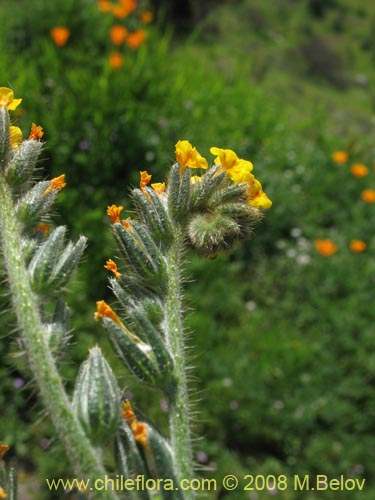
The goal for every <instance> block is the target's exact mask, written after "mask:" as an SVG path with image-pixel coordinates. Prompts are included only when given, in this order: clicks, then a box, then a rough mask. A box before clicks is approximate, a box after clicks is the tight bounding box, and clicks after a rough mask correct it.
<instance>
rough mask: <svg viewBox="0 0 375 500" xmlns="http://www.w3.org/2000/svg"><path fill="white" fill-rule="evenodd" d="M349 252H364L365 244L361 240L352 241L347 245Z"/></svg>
mask: <svg viewBox="0 0 375 500" xmlns="http://www.w3.org/2000/svg"><path fill="white" fill-rule="evenodd" d="M349 247H350V250H351V251H352V252H354V253H361V252H364V251H365V250H366V247H367V245H366V243H365V242H364V241H362V240H352V241H351V242H350V244H349Z"/></svg>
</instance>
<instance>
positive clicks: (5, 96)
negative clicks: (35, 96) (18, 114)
mask: <svg viewBox="0 0 375 500" xmlns="http://www.w3.org/2000/svg"><path fill="white" fill-rule="evenodd" d="M21 102H22V99H15V98H14V93H13V90H12V89H8V87H0V107H2V106H5V107H6V108H7V109H9V111H14V110H15V109H16V108H17V106H19V105H20V104H21Z"/></svg>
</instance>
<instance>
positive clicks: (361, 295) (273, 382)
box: [0, 0, 375, 500]
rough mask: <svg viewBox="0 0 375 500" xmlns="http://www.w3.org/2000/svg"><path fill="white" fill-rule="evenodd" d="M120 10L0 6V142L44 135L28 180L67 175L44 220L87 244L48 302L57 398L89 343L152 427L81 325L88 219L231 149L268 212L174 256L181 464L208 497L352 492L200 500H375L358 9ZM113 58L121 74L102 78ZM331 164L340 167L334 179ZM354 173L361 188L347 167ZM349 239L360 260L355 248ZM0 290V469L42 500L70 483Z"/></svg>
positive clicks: (282, 5) (346, 0) (161, 419)
mask: <svg viewBox="0 0 375 500" xmlns="http://www.w3.org/2000/svg"><path fill="white" fill-rule="evenodd" d="M105 4H106V5H105ZM114 4H115V2H112V4H111V5H110V6H111V7H113V6H114ZM139 4H140V5H139V6H138V8H137V9H136V10H135V11H133V12H131V13H130V14H129V15H126V16H124V17H121V12H117V16H118V17H116V15H115V14H114V13H113V11H112V12H103V11H105V10H106V8H107V7H108V2H105V1H102V2H97V1H96V0H54V1H47V0H17V1H15V0H13V1H7V0H3V1H1V2H0V19H1V26H2V28H1V31H0V74H1V82H0V85H1V86H8V87H11V88H13V89H14V91H15V96H16V97H17V98H18V97H22V98H23V102H22V106H20V108H19V110H20V111H18V110H17V112H13V114H12V116H13V118H14V123H15V124H16V125H18V126H20V127H21V128H22V129H23V130H24V135H25V136H27V134H28V130H29V128H30V125H31V122H35V123H37V124H40V125H42V126H43V127H44V131H45V136H44V138H43V140H44V139H45V140H46V146H45V148H44V152H43V158H42V160H41V162H40V175H41V176H42V177H46V176H48V177H51V176H57V175H60V174H61V173H63V172H65V174H66V179H67V183H68V187H67V188H66V189H65V190H64V191H63V192H62V193H61V195H60V196H59V202H58V207H57V210H56V216H55V220H56V222H57V223H60V224H61V223H63V224H66V225H68V226H69V228H70V234H71V236H72V238H73V239H74V238H76V237H77V236H78V235H79V234H85V235H86V236H87V237H88V238H89V246H88V249H87V252H86V257H85V259H84V261H83V263H82V264H81V266H80V270H79V272H78V273H77V276H76V279H75V282H74V284H73V285H72V286H70V287H69V290H68V291H67V300H68V303H69V305H70V309H71V313H72V326H73V327H74V337H73V340H72V344H71V347H70V349H69V352H68V354H67V356H66V361H65V362H64V363H62V365H61V370H62V372H63V373H64V376H65V377H66V380H67V386H68V388H71V387H72V386H73V383H74V378H75V376H76V374H77V371H78V367H79V364H80V363H81V362H82V360H83V359H84V358H85V356H86V352H87V349H88V348H89V347H90V346H91V345H93V344H95V343H98V344H100V345H101V346H102V347H103V349H104V350H105V352H106V355H107V356H108V357H109V358H110V360H111V364H112V365H113V366H114V367H115V369H116V373H117V374H118V376H119V378H120V381H121V384H122V386H123V387H124V391H126V392H127V393H128V395H129V393H130V394H131V395H132V399H133V401H134V403H135V404H136V405H137V406H138V407H139V408H140V409H141V410H142V411H144V412H146V413H147V414H148V415H150V416H151V417H152V418H153V419H154V420H155V421H156V422H157V423H158V425H159V426H160V427H161V429H164V430H166V420H167V418H166V415H165V411H166V408H165V403H164V402H163V400H162V399H161V395H160V394H159V393H157V392H154V391H151V390H148V389H145V388H144V387H143V386H139V385H138V384H137V383H136V382H135V381H134V380H133V379H132V378H131V377H130V376H129V374H128V373H126V372H125V371H124V369H123V368H122V367H121V366H120V365H119V364H118V362H117V360H116V359H114V357H113V355H112V354H111V352H110V349H109V348H108V346H107V344H106V340H105V334H104V330H103V329H102V328H101V327H100V326H99V325H97V324H96V323H95V322H94V320H93V312H94V310H95V301H96V300H99V299H106V300H108V301H109V302H111V300H112V298H111V295H110V293H109V290H108V288H107V282H106V278H107V276H106V274H107V273H106V271H105V269H104V268H103V265H104V263H105V260H106V259H108V258H110V257H113V256H114V254H115V250H114V244H113V241H112V239H111V236H110V230H109V223H108V220H107V217H106V215H105V209H106V206H107V205H111V204H113V203H115V204H123V205H125V207H126V209H127V210H128V214H131V206H130V201H129V196H128V193H129V186H133V185H136V184H138V182H139V171H140V170H148V171H149V172H150V173H151V174H152V175H153V181H155V182H157V181H162V180H163V179H164V176H165V173H166V171H167V168H168V166H169V165H170V164H171V163H172V162H173V160H174V144H175V143H176V142H177V140H178V139H188V140H190V142H192V144H193V145H194V146H196V147H197V148H198V150H199V151H200V152H201V153H202V155H203V156H206V157H207V158H210V154H209V148H210V147H211V146H218V147H223V148H231V149H234V150H235V151H236V152H237V154H238V155H239V157H242V158H246V159H250V160H251V161H252V162H253V163H254V165H255V169H254V171H255V175H256V176H257V177H258V178H260V179H261V181H262V184H263V188H264V190H265V191H266V193H267V194H268V196H269V197H270V198H271V199H272V200H273V207H272V208H271V209H270V210H269V211H267V212H266V214H265V218H264V221H263V222H262V224H260V225H259V226H258V227H257V229H256V235H255V238H254V240H253V241H250V242H248V243H247V244H245V245H242V246H241V247H240V248H238V249H237V250H236V251H235V252H234V253H233V254H231V255H222V256H220V257H218V258H216V259H215V260H208V261H206V260H200V259H197V258H193V257H189V263H188V265H187V268H186V276H187V277H188V280H187V283H186V290H187V305H188V317H187V330H188V332H189V337H190V338H189V341H188V343H189V351H188V354H189V358H190V360H191V366H192V367H193V371H192V380H191V397H192V400H193V401H194V414H195V413H196V415H197V416H196V419H195V424H194V431H195V432H194V433H195V436H196V437H197V440H196V443H195V457H196V462H197V467H198V469H199V470H201V472H200V473H201V474H202V475H203V477H209V478H217V479H218V480H219V481H220V480H221V479H222V478H223V476H225V475H226V474H237V475H239V476H243V475H245V474H265V475H269V474H276V475H277V474H285V475H287V476H289V477H291V476H292V475H293V474H299V475H304V474H311V475H312V476H313V475H315V474H327V475H328V476H330V477H338V476H339V475H340V474H344V475H345V476H348V477H355V478H365V479H366V489H365V492H362V493H360V492H355V491H354V492H349V493H347V494H344V493H340V492H321V493H319V494H318V493H314V492H310V493H307V492H303V496H301V492H294V491H292V490H291V489H288V490H286V491H278V490H272V491H267V490H265V491H258V492H255V491H254V492H251V491H247V492H241V491H235V492H232V493H230V492H225V491H216V492H211V493H210V494H207V496H205V497H204V498H208V499H219V498H220V499H222V498H228V499H233V500H242V499H250V500H263V499H268V498H271V497H272V498H280V499H288V500H289V499H290V500H299V499H301V498H303V499H307V500H310V499H315V498H317V497H318V496H319V498H324V499H331V498H332V499H333V498H334V499H336V498H351V499H361V500H364V499H367V498H372V497H375V485H374V477H373V472H374V467H373V464H374V461H375V457H374V455H375V452H374V426H373V424H374V390H373V385H372V384H373V382H374V372H375V349H374V336H373V334H374V331H373V330H374V319H375V318H374V309H375V308H374V281H375V263H374V248H375V239H374V203H373V202H371V196H372V195H371V193H373V192H372V191H367V195H368V196H367V198H366V196H365V195H363V192H364V191H365V190H369V189H370V190H371V189H375V182H374V179H375V170H374V158H373V157H372V149H371V148H372V142H373V136H372V133H373V122H372V116H371V111H370V110H371V99H370V88H371V85H372V83H373V82H372V81H371V77H373V73H372V74H371V55H370V52H371V36H370V23H371V19H373V14H374V10H375V9H374V7H373V6H371V3H370V2H357V1H356V0H278V1H277V2H276V1H271V0H238V1H230V0H227V1H224V0H223V1H214V0H210V1H207V2H200V1H199V0H185V1H178V2H174V1H172V0H169V1H167V0H158V1H156V0H155V1H154V2H151V1H150V2H139ZM145 11H146V12H152V17H153V19H152V20H151V16H149V19H146V18H145V17H142V14H141V12H145ZM115 13H116V10H115ZM142 19H143V21H142ZM145 20H147V22H145ZM149 21H150V22H149ZM114 25H121V26H124V27H126V28H127V29H128V30H129V31H133V32H134V31H135V30H139V29H141V30H145V32H146V37H145V40H144V42H143V43H140V46H139V47H138V48H134V47H133V48H132V47H129V46H128V45H127V44H126V43H125V44H122V45H115V44H114V43H113V41H112V40H111V38H110V36H109V33H110V29H111V27H112V26H114ZM57 26H63V27H66V28H68V30H69V37H68V39H67V40H66V41H65V43H60V44H59V42H57V43H56V41H54V40H53V39H52V37H51V29H52V28H54V27H57ZM113 52H116V53H118V54H120V56H121V57H118V59H119V60H120V64H121V65H120V67H118V68H117V69H116V68H113V67H111V63H110V58H111V54H113ZM121 58H122V59H121ZM335 151H344V152H345V153H347V161H345V162H343V163H337V162H336V161H334V159H333V158H332V154H333V153H334V152H335ZM358 164H360V165H365V166H366V168H367V170H366V169H365V170H364V169H363V168H361V169H360V170H361V172H362V174H364V175H358V174H357V173H356V172H358V168H357V170H356V169H352V167H353V165H358ZM327 239H328V240H330V241H332V242H333V244H334V245H336V247H332V245H331V247H332V248H334V250H335V251H334V252H333V253H332V254H331V255H327V254H326V253H327V252H324V249H323V254H322V253H321V252H322V250H320V251H318V250H319V248H321V247H319V248H318V249H317V248H316V241H317V240H327ZM352 240H361V241H363V242H365V244H366V248H365V250H364V251H362V252H355V251H353V250H352V249H351V248H350V242H351V241H352ZM324 248H326V247H324ZM328 253H329V252H328ZM1 292H2V293H1V299H0V300H1V304H2V306H1V307H2V309H3V310H4V311H5V312H6V314H3V315H1V317H0V327H1V330H0V332H1V333H0V359H1V364H0V439H1V440H2V441H3V442H7V443H9V444H10V446H11V450H10V451H9V452H8V453H7V455H6V457H7V461H10V462H14V463H16V464H17V467H18V470H19V476H20V483H21V484H20V491H21V496H20V498H21V499H22V500H27V499H29V498H30V499H43V498H62V496H61V492H60V494H56V496H54V495H53V494H52V493H50V492H47V491H46V489H45V485H44V479H45V478H46V477H60V476H61V477H63V476H67V477H70V476H71V471H70V470H69V467H68V465H67V463H66V460H65V458H63V452H62V450H61V448H60V446H59V443H58V442H56V440H55V439H54V434H53V430H52V428H51V426H50V424H49V422H48V418H47V417H46V415H45V414H44V412H43V408H42V406H41V405H40V403H39V402H38V400H37V395H36V390H35V387H34V386H33V383H32V377H31V375H30V373H29V372H28V370H27V369H26V368H25V362H24V359H23V358H22V357H20V356H19V355H18V354H17V353H18V350H19V348H18V345H17V341H16V340H15V338H16V335H15V333H14V329H15V322H14V318H13V317H12V314H11V312H10V311H9V300H8V298H7V291H6V286H5V284H4V283H3V285H2V289H1ZM112 303H113V300H112ZM243 484H244V483H243ZM59 495H60V496H59ZM202 497H203V495H202ZM64 498H65V496H64ZM71 498H74V495H72V496H71Z"/></svg>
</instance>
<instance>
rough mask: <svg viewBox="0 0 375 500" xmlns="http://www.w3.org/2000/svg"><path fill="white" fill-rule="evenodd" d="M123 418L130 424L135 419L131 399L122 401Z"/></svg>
mask: <svg viewBox="0 0 375 500" xmlns="http://www.w3.org/2000/svg"><path fill="white" fill-rule="evenodd" d="M122 418H123V419H124V420H126V421H127V422H129V424H130V423H132V422H133V420H134V419H135V413H134V411H133V408H132V405H131V403H130V401H129V400H127V401H124V402H123V403H122Z"/></svg>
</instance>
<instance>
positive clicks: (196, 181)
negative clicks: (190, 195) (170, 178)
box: [190, 175, 202, 186]
mask: <svg viewBox="0 0 375 500" xmlns="http://www.w3.org/2000/svg"><path fill="white" fill-rule="evenodd" d="M201 181H202V177H201V176H200V175H192V176H191V179H190V184H192V185H193V186H194V185H195V184H199V183H200V182H201Z"/></svg>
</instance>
